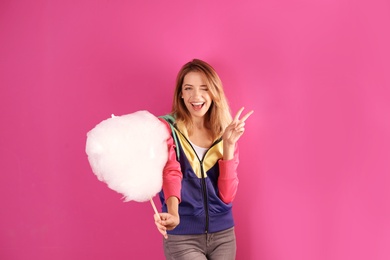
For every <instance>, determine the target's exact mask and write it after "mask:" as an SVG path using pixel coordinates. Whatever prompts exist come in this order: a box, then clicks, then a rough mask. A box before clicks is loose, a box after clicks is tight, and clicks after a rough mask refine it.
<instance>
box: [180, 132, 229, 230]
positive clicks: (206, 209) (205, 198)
mask: <svg viewBox="0 0 390 260" xmlns="http://www.w3.org/2000/svg"><path fill="white" fill-rule="evenodd" d="M178 132H179V133H180V134H181V135H182V136H183V137H184V139H185V140H186V141H187V142H188V144H189V145H190V146H191V148H192V151H193V152H194V153H195V155H196V158H198V161H199V163H200V173H201V176H202V178H201V182H202V190H203V205H204V208H205V213H206V226H205V233H206V234H207V233H208V232H209V204H208V203H207V201H208V196H207V187H206V180H205V172H204V168H203V162H204V159H205V158H206V155H207V153H208V151H209V150H210V149H211V148H212V147H213V146H214V145H216V144H217V143H219V142H220V141H221V140H222V139H221V138H218V139H217V140H216V141H215V142H214V143H212V144H211V146H210V147H209V148H208V149H207V150H206V152H205V153H204V155H203V158H202V159H200V158H199V156H198V154H197V153H196V151H195V149H194V147H193V146H192V144H191V142H190V141H189V140H188V139H187V137H186V136H185V135H183V134H182V133H181V132H180V131H178Z"/></svg>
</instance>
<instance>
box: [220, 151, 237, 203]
mask: <svg viewBox="0 0 390 260" xmlns="http://www.w3.org/2000/svg"><path fill="white" fill-rule="evenodd" d="M218 163H219V171H220V173H219V178H218V189H219V197H220V198H221V200H222V201H223V202H225V203H226V204H228V203H231V202H232V201H233V200H234V198H235V197H236V193H237V188H238V177H237V167H238V163H239V159H238V144H237V145H236V148H235V151H234V158H233V159H231V160H223V159H221V160H219V161H218Z"/></svg>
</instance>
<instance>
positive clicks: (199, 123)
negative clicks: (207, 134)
mask: <svg viewBox="0 0 390 260" xmlns="http://www.w3.org/2000/svg"><path fill="white" fill-rule="evenodd" d="M192 124H193V126H194V128H196V129H203V128H205V125H204V119H203V117H202V118H192Z"/></svg>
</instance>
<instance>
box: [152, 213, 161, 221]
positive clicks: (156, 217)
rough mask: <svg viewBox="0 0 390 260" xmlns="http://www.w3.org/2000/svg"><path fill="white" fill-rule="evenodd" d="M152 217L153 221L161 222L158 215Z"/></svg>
mask: <svg viewBox="0 0 390 260" xmlns="http://www.w3.org/2000/svg"><path fill="white" fill-rule="evenodd" d="M153 217H154V221H160V220H161V217H160V215H159V214H154V215H153Z"/></svg>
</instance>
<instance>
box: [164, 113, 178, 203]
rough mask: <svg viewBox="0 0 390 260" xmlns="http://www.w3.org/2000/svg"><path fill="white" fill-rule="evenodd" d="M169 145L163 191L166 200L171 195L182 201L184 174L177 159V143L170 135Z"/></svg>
mask: <svg viewBox="0 0 390 260" xmlns="http://www.w3.org/2000/svg"><path fill="white" fill-rule="evenodd" d="M160 121H161V122H163V123H164V124H165V125H166V127H167V129H168V131H169V132H170V133H172V131H171V128H170V126H169V124H168V122H166V121H165V120H164V119H160ZM167 145H168V160H167V163H166V164H165V167H164V169H163V192H164V197H165V200H167V199H168V198H169V197H171V196H175V197H177V198H178V199H179V202H180V201H181V181H182V179H183V174H182V172H181V168H180V163H179V162H178V161H177V159H176V145H175V142H174V140H173V138H172V136H169V138H168V139H167Z"/></svg>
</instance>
